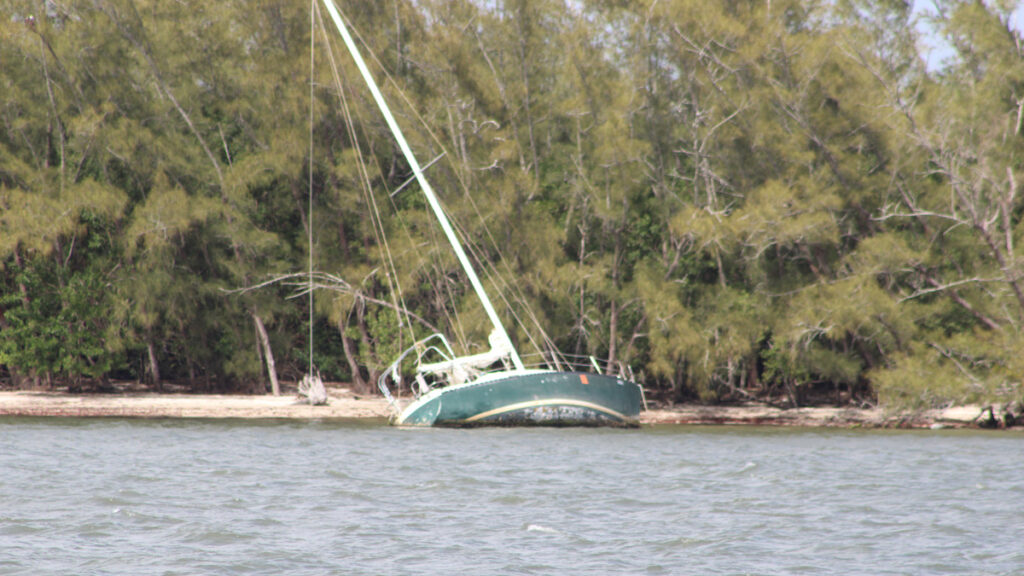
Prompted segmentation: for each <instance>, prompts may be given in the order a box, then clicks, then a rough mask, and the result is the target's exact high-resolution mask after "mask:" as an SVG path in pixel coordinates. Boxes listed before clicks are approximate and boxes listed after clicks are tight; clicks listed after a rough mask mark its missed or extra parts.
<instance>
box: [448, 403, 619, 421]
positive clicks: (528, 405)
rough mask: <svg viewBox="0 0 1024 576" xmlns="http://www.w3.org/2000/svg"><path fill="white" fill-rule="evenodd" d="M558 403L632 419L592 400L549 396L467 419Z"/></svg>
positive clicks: (473, 419)
mask: <svg viewBox="0 0 1024 576" xmlns="http://www.w3.org/2000/svg"><path fill="white" fill-rule="evenodd" d="M556 405H562V406H579V407H580V408H590V409H591V410H596V411H598V412H604V413H605V414H608V415H611V416H614V417H616V418H619V419H620V420H622V421H624V422H630V421H632V419H631V418H628V417H626V416H625V415H624V414H620V413H619V412H616V411H615V410H612V409H610V408H605V407H604V406H601V405H599V404H593V403H591V402H584V401H582V400H573V399H571V398H549V399H547V400H532V401H530V402H519V403H517V404H509V405H507V406H502V407H501V408H495V409H494V410H488V411H487V412H481V413H479V414H477V415H475V416H470V417H469V418H466V420H465V421H466V422H476V421H477V420H482V419H484V418H488V417H490V416H494V415H496V414H503V413H505V412H513V411H515V410H522V409H523V408H535V407H538V406H556Z"/></svg>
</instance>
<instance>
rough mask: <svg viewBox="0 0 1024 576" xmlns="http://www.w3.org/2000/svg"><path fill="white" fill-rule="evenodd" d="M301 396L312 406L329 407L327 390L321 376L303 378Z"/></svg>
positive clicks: (300, 385) (300, 389)
mask: <svg viewBox="0 0 1024 576" xmlns="http://www.w3.org/2000/svg"><path fill="white" fill-rule="evenodd" d="M299 394H301V395H302V396H304V397H305V398H306V401H307V402H309V404H310V405H312V406H326V405H327V389H326V388H324V382H323V380H321V379H320V374H316V375H315V376H314V375H312V374H306V375H305V376H303V377H302V381H301V382H299Z"/></svg>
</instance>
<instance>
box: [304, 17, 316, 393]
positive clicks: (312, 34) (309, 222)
mask: <svg viewBox="0 0 1024 576" xmlns="http://www.w3.org/2000/svg"><path fill="white" fill-rule="evenodd" d="M315 8H316V0H310V10H309V195H308V208H307V210H306V214H307V217H306V228H307V229H306V233H307V241H308V244H309V285H310V291H309V375H310V376H312V375H313V290H312V286H313V96H314V92H313V87H314V84H315V80H316V78H315V76H314V74H315V71H316V67H315V61H314V58H315V55H316V11H315Z"/></svg>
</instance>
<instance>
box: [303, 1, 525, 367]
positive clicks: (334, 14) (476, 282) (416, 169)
mask: <svg viewBox="0 0 1024 576" xmlns="http://www.w3.org/2000/svg"><path fill="white" fill-rule="evenodd" d="M323 2H324V6H325V7H326V8H327V11H328V12H330V14H331V19H332V20H334V25H335V26H337V28H338V32H339V33H341V37H342V39H343V40H344V41H345V46H346V47H347V48H348V51H349V53H351V54H352V58H353V59H354V60H355V62H356V66H358V67H359V72H360V74H362V75H363V80H365V81H366V84H367V85H368V86H369V87H370V93H371V94H373V99H374V100H375V101H376V102H377V106H378V107H379V108H380V111H381V113H383V114H384V120H386V121H387V123H388V127H389V128H391V133H392V134H394V136H395V140H397V141H398V146H399V148H401V149H402V154H404V155H405V160H406V161H407V162H408V163H409V167H410V168H412V172H413V174H414V175H415V176H416V181H417V182H419V184H420V188H422V189H423V194H424V195H425V196H426V197H427V203H429V204H430V208H431V210H433V211H434V215H435V216H436V217H437V220H438V221H439V222H440V223H441V229H442V230H444V235H445V236H447V237H448V242H450V243H451V245H452V248H453V249H454V250H455V255H456V256H457V257H458V259H459V263H461V264H462V268H463V270H465V271H466V275H467V276H469V282H470V284H472V285H473V290H474V291H475V292H476V296H477V298H479V299H480V303H481V304H483V306H484V311H486V312H487V317H488V318H490V320H491V324H492V325H494V329H495V330H496V331H497V332H498V333H499V335H500V336H501V337H502V338H503V339H504V340H505V342H508V345H509V350H510V354H509V356H510V357H511V358H512V363H513V364H514V365H515V367H516V369H517V370H523V369H524V367H523V361H522V360H521V359H520V358H519V353H518V352H516V349H515V346H513V345H512V339H511V338H509V337H508V332H506V331H505V326H504V325H503V324H502V323H501V318H499V317H498V313H497V312H495V310H494V306H493V305H492V304H491V299H490V298H488V297H487V292H485V291H484V287H483V284H481V283H480V278H478V277H477V275H476V271H475V270H473V265H472V264H470V262H469V258H468V257H467V256H466V252H465V251H464V250H463V249H462V244H460V243H459V239H458V237H457V236H456V235H455V230H453V229H452V225H451V223H450V222H449V221H448V217H447V216H445V213H444V210H443V209H442V208H441V204H440V203H439V202H438V201H437V196H435V195H434V189H433V188H431V187H430V183H429V182H428V181H427V179H426V177H424V176H423V171H422V170H421V169H420V164H419V162H417V161H416V157H415V156H413V154H412V149H410V148H409V144H408V143H407V142H406V141H405V136H403V135H402V129H401V128H399V127H398V123H397V122H395V118H394V116H392V115H391V109H390V108H388V104H387V102H385V101H384V96H383V95H381V93H380V89H378V88H377V83H376V82H374V80H373V76H372V75H370V70H369V69H368V68H367V67H366V63H365V62H363V57H362V56H361V55H360V54H359V49H358V48H356V43H355V41H354V40H353V39H352V36H351V35H349V33H348V29H346V28H345V24H344V23H343V22H342V19H341V14H339V13H338V9H337V8H336V7H335V6H334V1H333V0H323Z"/></svg>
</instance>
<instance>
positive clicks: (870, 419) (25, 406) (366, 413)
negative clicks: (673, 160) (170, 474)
mask: <svg viewBox="0 0 1024 576" xmlns="http://www.w3.org/2000/svg"><path fill="white" fill-rule="evenodd" d="M327 391H328V398H329V403H328V405H326V406H310V405H309V404H306V403H304V402H302V401H301V399H300V398H299V397H298V396H296V395H294V394H288V393H286V394H282V395H281V396H272V395H270V394H265V395H242V394H239V395H230V394H176V393H170V394H166V393H165V394H159V393H153V392H119V393H80V394H70V393H67V392H60V391H42V392H41V391H0V418H2V417H5V416H6V417H66V418H100V417H108V418H210V419H231V418H235V419H295V420H321V419H337V420H373V419H377V420H387V419H388V417H389V415H390V413H391V409H390V406H389V405H388V402H387V401H386V400H385V399H384V398H382V397H379V396H359V395H355V394H353V393H352V392H351V391H350V390H349V389H347V388H340V387H328V388H327ZM986 409H987V407H984V406H958V407H952V408H945V409H939V410H925V411H920V412H913V413H910V412H906V413H894V412H888V411H886V410H884V409H882V408H849V407H847V408H836V407H804V408H790V409H783V408H775V407H772V406H768V405H765V404H746V405H739V406H736V405H729V406H705V405H696V404H683V405H674V406H649V410H647V411H645V412H642V413H641V414H640V424H641V425H642V426H655V425H682V424H687V425H731V426H788V427H805V428H905V429H922V428H931V429H943V428H986V427H1004V426H1002V425H1001V424H1002V423H1001V422H996V421H995V420H989V419H988V414H987V413H986ZM994 414H995V417H996V418H998V417H999V412H998V411H996V412H995V413H994ZM1013 428H1016V429H1021V426H1020V425H1017V426H1015V427H1013Z"/></svg>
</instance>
